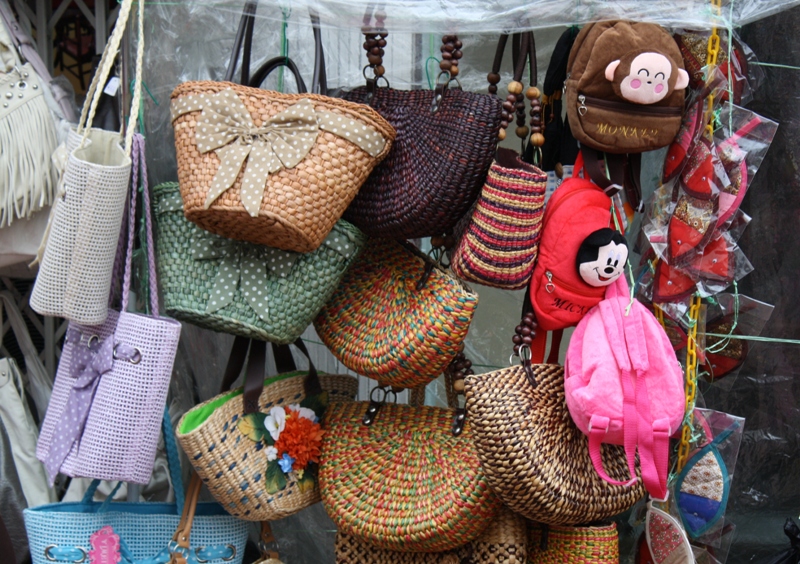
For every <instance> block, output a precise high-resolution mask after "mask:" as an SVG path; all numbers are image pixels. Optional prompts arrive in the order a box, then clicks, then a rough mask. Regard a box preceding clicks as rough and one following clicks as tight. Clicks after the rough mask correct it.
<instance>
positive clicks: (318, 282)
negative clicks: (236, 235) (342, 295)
mask: <svg viewBox="0 0 800 564" xmlns="http://www.w3.org/2000/svg"><path fill="white" fill-rule="evenodd" d="M154 199H155V209H156V217H157V228H156V234H157V237H158V242H157V253H156V257H157V260H158V270H159V277H160V279H161V284H162V288H163V295H164V304H165V306H166V309H167V312H168V313H169V314H170V315H171V316H173V317H175V318H176V319H179V320H181V321H186V322H188V323H192V324H194V325H198V326H200V327H204V328H206V329H212V330H214V331H221V332H225V333H231V334H233V335H239V336H242V337H247V338H252V339H258V340H262V341H271V342H274V343H280V344H287V343H291V342H293V341H294V340H295V339H297V337H299V336H300V334H301V333H302V332H303V331H304V330H305V329H306V327H308V325H309V324H310V323H311V322H312V321H313V319H314V317H315V316H316V315H317V313H318V312H319V311H320V310H321V309H322V307H323V305H325V302H326V301H328V299H329V298H330V297H331V295H332V294H333V292H334V291H335V290H336V288H337V286H338V285H339V282H340V280H341V278H342V276H343V275H344V273H345V271H346V270H347V269H348V268H349V267H350V265H351V264H352V263H353V262H354V261H355V259H356V256H357V255H358V253H359V252H360V250H361V249H362V247H363V246H364V243H365V240H366V239H365V237H364V235H363V234H362V233H361V232H360V231H359V230H358V229H356V228H355V227H353V226H352V225H350V224H349V223H347V222H346V221H344V220H340V221H339V222H337V223H336V225H335V226H334V228H333V230H332V231H331V232H330V233H329V234H328V235H327V237H326V238H325V240H324V242H323V244H322V245H320V246H319V248H317V250H315V251H313V252H311V253H295V252H290V251H282V250H279V249H274V248H270V247H264V246H262V245H255V244H252V243H246V242H241V241H234V240H232V239H225V238H224V237H219V236H217V235H212V234H211V233H208V232H206V231H203V230H202V229H200V228H199V227H197V226H196V225H194V224H193V223H190V222H189V221H188V220H187V219H186V218H185V217H184V214H183V202H182V200H181V195H180V192H179V190H178V184H177V183H174V182H173V183H165V184H161V185H159V186H156V188H155V190H154Z"/></svg>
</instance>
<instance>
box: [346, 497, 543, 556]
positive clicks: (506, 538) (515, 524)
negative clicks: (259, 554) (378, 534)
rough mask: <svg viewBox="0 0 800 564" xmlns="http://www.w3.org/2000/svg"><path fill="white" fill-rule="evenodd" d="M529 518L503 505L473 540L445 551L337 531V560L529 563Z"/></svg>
mask: <svg viewBox="0 0 800 564" xmlns="http://www.w3.org/2000/svg"><path fill="white" fill-rule="evenodd" d="M527 544H528V527H527V523H526V521H525V519H523V518H522V517H520V516H519V515H516V514H514V513H513V512H511V511H510V510H508V509H506V508H503V509H501V510H500V512H499V513H498V514H497V517H495V518H494V519H493V520H492V522H491V523H490V524H489V526H488V527H487V528H486V530H485V531H484V532H483V533H482V534H481V536H479V537H478V538H476V539H475V540H474V541H472V542H471V543H468V544H465V545H463V546H460V547H458V548H454V549H452V550H446V551H443V552H396V551H393V550H386V549H383V548H375V547H373V546H371V545H369V544H368V543H366V542H364V541H362V540H359V539H358V538H357V537H354V536H352V535H347V534H344V533H337V534H336V564H461V563H462V562H464V561H465V560H466V561H467V562H476V563H478V562H479V563H481V564H526V563H527Z"/></svg>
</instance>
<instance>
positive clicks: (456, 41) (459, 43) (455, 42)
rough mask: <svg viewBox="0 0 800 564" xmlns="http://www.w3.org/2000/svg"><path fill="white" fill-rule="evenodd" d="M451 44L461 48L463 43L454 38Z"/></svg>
mask: <svg viewBox="0 0 800 564" xmlns="http://www.w3.org/2000/svg"><path fill="white" fill-rule="evenodd" d="M453 45H455V46H456V49H461V48H462V47H463V46H464V44H463V43H461V40H460V39H456V40H455V41H453Z"/></svg>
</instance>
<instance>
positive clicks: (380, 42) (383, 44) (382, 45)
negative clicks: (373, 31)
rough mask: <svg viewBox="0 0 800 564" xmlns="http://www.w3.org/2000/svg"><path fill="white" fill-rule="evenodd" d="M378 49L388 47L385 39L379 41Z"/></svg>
mask: <svg viewBox="0 0 800 564" xmlns="http://www.w3.org/2000/svg"><path fill="white" fill-rule="evenodd" d="M378 47H380V48H381V49H383V48H384V47H386V40H385V39H378Z"/></svg>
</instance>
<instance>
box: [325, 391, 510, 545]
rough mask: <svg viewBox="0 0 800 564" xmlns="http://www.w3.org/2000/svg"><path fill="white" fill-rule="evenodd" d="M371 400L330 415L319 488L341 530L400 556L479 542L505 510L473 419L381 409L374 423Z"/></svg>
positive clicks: (437, 411) (336, 407)
mask: <svg viewBox="0 0 800 564" xmlns="http://www.w3.org/2000/svg"><path fill="white" fill-rule="evenodd" d="M368 405H373V404H367V403H365V402H355V403H339V404H332V405H331V406H330V408H329V409H328V411H327V412H326V414H325V429H326V433H325V437H324V438H323V443H322V456H321V458H322V463H321V465H320V473H319V483H320V488H321V490H322V503H323V505H324V506H325V510H326V511H327V512H328V515H329V516H330V518H331V519H332V520H333V522H334V523H335V524H336V526H337V528H338V529H339V531H340V532H342V533H345V534H347V535H353V536H355V537H357V538H358V539H359V540H362V541H364V542H367V543H368V544H370V545H372V546H374V547H377V548H383V549H388V550H394V551H400V552H440V551H445V550H451V549H453V548H456V547H458V546H461V545H463V544H466V543H468V542H470V541H472V540H474V539H476V538H477V537H478V536H480V535H481V534H482V533H483V532H484V531H485V530H486V528H487V527H488V526H489V524H490V523H491V522H492V520H493V519H494V518H495V516H496V515H497V512H498V511H499V510H500V508H501V506H502V504H501V503H500V500H499V499H498V498H497V496H495V494H494V492H492V490H491V489H490V488H489V484H488V481H487V479H486V477H485V476H484V474H483V471H482V470H481V465H480V461H479V460H478V455H477V453H476V449H475V442H474V427H473V426H472V425H471V424H470V418H469V416H467V418H466V421H465V425H464V427H463V432H462V433H460V434H459V435H458V436H455V435H454V434H453V431H452V427H453V421H454V416H455V414H456V412H455V411H454V410H450V409H446V408H438V407H427V406H421V407H414V406H410V405H397V404H393V403H385V404H381V406H380V408H379V410H378V412H377V414H376V415H375V418H374V420H373V421H372V423H371V424H370V425H366V424H365V423H364V422H363V419H364V415H365V413H366V412H367V407H368Z"/></svg>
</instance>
